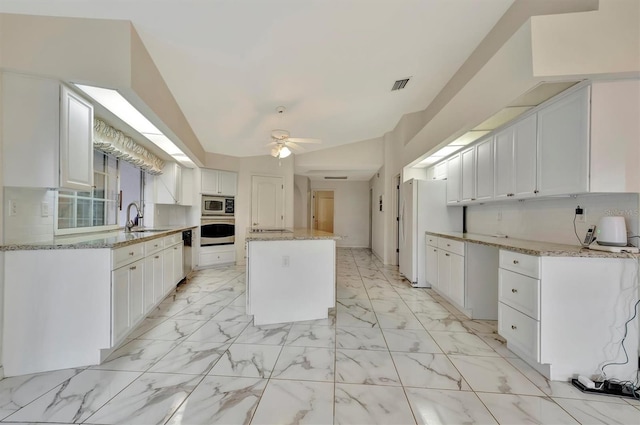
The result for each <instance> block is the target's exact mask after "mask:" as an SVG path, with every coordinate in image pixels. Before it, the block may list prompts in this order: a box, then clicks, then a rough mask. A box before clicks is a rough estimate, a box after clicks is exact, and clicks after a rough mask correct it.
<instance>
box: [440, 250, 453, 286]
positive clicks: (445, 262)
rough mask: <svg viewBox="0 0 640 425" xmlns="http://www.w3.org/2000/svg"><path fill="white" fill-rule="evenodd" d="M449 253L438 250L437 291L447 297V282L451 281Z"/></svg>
mask: <svg viewBox="0 0 640 425" xmlns="http://www.w3.org/2000/svg"><path fill="white" fill-rule="evenodd" d="M451 255H452V254H451V253H449V252H447V251H444V250H442V249H439V250H438V291H439V292H440V293H441V294H444V295H449V281H450V279H451Z"/></svg>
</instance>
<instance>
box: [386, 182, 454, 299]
mask: <svg viewBox="0 0 640 425" xmlns="http://www.w3.org/2000/svg"><path fill="white" fill-rule="evenodd" d="M399 213H400V214H399V229H398V233H399V237H398V239H399V247H398V248H399V253H398V254H399V259H400V274H402V275H403V276H404V277H405V278H406V279H407V280H408V281H409V282H411V284H412V285H413V286H414V287H416V288H426V287H428V286H429V285H428V284H427V280H426V252H427V251H426V237H425V232H426V231H432V232H443V233H445V232H462V207H447V182H446V181H445V180H413V179H412V180H408V181H406V182H404V183H403V184H402V186H401V187H400V210H399Z"/></svg>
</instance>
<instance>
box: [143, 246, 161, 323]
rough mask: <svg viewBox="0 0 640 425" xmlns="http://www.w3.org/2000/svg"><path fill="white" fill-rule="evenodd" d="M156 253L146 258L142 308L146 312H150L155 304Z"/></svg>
mask: <svg viewBox="0 0 640 425" xmlns="http://www.w3.org/2000/svg"><path fill="white" fill-rule="evenodd" d="M156 255H157V254H153V255H150V256H149V257H146V258H145V259H144V285H143V287H142V310H143V311H144V314H146V313H148V312H149V310H151V307H153V305H154V304H155V299H154V295H153V274H154V268H153V259H154V257H155V256H156ZM160 270H162V264H160Z"/></svg>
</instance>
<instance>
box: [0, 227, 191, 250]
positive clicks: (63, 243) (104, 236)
mask: <svg viewBox="0 0 640 425" xmlns="http://www.w3.org/2000/svg"><path fill="white" fill-rule="evenodd" d="M196 227H197V226H162V227H158V228H157V229H154V228H147V230H152V231H145V232H132V233H125V232H124V230H122V229H120V230H111V231H107V232H94V233H79V234H76V235H68V236H58V237H55V238H53V240H50V241H44V242H32V243H24V244H6V245H0V251H29V250H50V249H97V248H120V247H123V246H127V245H133V244H137V243H140V242H146V241H150V240H153V239H158V238H162V237H165V236H169V235H172V234H174V233H179V232H182V231H183V230H189V229H195V228H196Z"/></svg>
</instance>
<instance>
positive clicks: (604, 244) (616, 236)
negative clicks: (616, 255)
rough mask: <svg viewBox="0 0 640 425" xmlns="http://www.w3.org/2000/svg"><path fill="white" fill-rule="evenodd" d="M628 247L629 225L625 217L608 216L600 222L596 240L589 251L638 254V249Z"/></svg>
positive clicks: (597, 227)
mask: <svg viewBox="0 0 640 425" xmlns="http://www.w3.org/2000/svg"><path fill="white" fill-rule="evenodd" d="M628 245H629V243H628V241H627V225H626V223H625V221H624V217H620V216H607V217H602V218H601V219H600V221H598V225H597V226H596V240H595V241H594V242H593V243H591V245H589V249H594V250H597V251H608V252H632V253H637V252H638V248H636V247H634V246H628Z"/></svg>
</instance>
